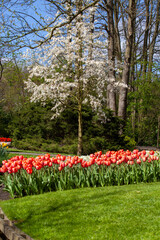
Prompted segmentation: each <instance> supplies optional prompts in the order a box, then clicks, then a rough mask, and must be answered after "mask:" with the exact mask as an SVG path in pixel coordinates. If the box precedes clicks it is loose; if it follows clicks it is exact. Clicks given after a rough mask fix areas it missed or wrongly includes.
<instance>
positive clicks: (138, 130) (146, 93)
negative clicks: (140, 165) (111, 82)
mask: <svg viewBox="0 0 160 240" xmlns="http://www.w3.org/2000/svg"><path fill="white" fill-rule="evenodd" d="M148 75H149V74H148ZM148 75H147V74H146V77H145V79H144V78H139V79H136V80H135V82H134V86H133V87H134V89H135V90H134V91H133V92H130V93H129V95H128V97H129V104H128V120H127V124H126V131H125V133H126V134H127V135H128V136H130V137H132V138H134V139H135V141H136V142H137V143H138V144H139V145H147V146H150V145H152V146H156V144H157V131H158V117H159V112H160V106H159V101H160V97H159V96H160V95H159V89H160V81H159V79H158V77H157V76H156V75H154V74H152V81H150V76H148Z"/></svg>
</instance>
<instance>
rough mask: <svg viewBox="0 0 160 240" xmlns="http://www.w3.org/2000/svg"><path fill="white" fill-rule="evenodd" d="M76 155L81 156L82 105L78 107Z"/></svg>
mask: <svg viewBox="0 0 160 240" xmlns="http://www.w3.org/2000/svg"><path fill="white" fill-rule="evenodd" d="M77 155H78V156H81V155H82V104H81V102H80V103H79V105H78V150H77Z"/></svg>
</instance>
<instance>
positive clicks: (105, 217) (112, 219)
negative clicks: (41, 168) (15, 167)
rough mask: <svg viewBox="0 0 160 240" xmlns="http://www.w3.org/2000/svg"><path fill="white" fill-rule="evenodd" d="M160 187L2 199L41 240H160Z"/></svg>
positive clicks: (7, 210)
mask: <svg viewBox="0 0 160 240" xmlns="http://www.w3.org/2000/svg"><path fill="white" fill-rule="evenodd" d="M159 196H160V183H150V184H144V183H141V184H137V185H128V186H120V187H118V186H114V187H104V188H84V189H76V190H68V191H58V192H50V193H46V194H42V195H37V196H29V197H24V198H19V199H13V200H9V201H1V202H0V206H1V207H2V209H3V210H4V212H5V213H6V215H7V216H8V217H9V218H10V219H12V220H14V221H16V225H17V226H18V227H19V228H20V229H22V230H23V231H24V232H26V233H28V234H29V235H30V236H31V237H33V238H34V239H35V240H68V239H69V240H91V239H93V240H105V239H106V240H159V236H160V201H159Z"/></svg>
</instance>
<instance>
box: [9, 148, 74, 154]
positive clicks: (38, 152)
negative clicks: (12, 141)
mask: <svg viewBox="0 0 160 240" xmlns="http://www.w3.org/2000/svg"><path fill="white" fill-rule="evenodd" d="M8 151H9V152H12V153H14V152H15V155H14V156H17V155H22V153H29V154H30V153H33V154H36V155H44V154H46V153H49V154H51V155H57V154H61V155H66V156H68V155H70V156H74V155H75V154H66V153H51V152H42V151H31V150H23V149H16V148H8ZM30 155H31V154H30ZM25 156H26V154H25ZM32 156H35V155H32Z"/></svg>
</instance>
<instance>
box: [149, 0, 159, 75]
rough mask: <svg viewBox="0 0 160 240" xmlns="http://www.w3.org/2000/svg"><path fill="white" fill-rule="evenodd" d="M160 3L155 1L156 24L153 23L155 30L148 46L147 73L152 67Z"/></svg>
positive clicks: (150, 71)
mask: <svg viewBox="0 0 160 240" xmlns="http://www.w3.org/2000/svg"><path fill="white" fill-rule="evenodd" d="M159 19H160V1H159V0H158V1H157V13H156V22H155V30H154V33H153V37H152V40H151V43H150V46H149V69H148V71H149V73H150V74H151V73H152V66H153V54H154V47H155V43H156V38H157V36H158V34H159V31H158V29H159V23H160V20H159Z"/></svg>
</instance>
